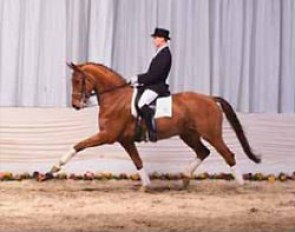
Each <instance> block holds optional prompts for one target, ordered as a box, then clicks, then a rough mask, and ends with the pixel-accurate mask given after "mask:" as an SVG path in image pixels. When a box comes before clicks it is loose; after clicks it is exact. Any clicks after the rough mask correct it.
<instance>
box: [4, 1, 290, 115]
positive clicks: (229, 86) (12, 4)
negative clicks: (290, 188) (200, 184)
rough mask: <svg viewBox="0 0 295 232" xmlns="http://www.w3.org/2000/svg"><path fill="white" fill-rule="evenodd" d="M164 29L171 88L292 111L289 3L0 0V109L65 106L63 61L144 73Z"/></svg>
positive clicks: (241, 106) (248, 106) (258, 108)
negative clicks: (158, 30) (155, 36)
mask: <svg viewBox="0 0 295 232" xmlns="http://www.w3.org/2000/svg"><path fill="white" fill-rule="evenodd" d="M156 26H159V27H166V28H168V29H170V30H171V37H172V40H171V50H172V53H173V66H172V72H171V75H170V80H169V82H170V85H171V90H172V91H173V92H179V91H187V90H192V91H198V92H202V93H207V94H212V95H220V96H223V97H225V98H226V99H228V100H229V101H230V102H231V103H232V104H233V106H234V107H235V109H236V110H238V111H240V112H279V113H280V112H295V1H293V0H247V1H246V0H210V1H208V0H185V1H179V0H155V1H152V0H125V1H118V0H25V1H24V0H1V1H0V106H56V107H60V106H69V100H70V93H71V85H70V71H69V70H68V69H67V67H66V62H67V61H74V62H85V61H95V62H102V63H105V64H106V65H108V66H111V67H112V68H113V69H115V70H117V71H118V72H120V73H122V74H123V75H124V76H125V77H126V78H128V77H130V76H131V75H134V74H136V73H139V72H144V71H145V69H146V68H147V65H148V64H149V61H150V58H151V57H152V55H153V53H154V49H153V47H152V43H151V39H150V37H149V35H150V33H151V32H152V31H153V30H154V27H156Z"/></svg>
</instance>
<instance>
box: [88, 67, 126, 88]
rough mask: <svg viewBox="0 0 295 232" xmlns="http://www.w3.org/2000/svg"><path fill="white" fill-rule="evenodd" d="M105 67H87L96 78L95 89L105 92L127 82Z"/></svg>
mask: <svg viewBox="0 0 295 232" xmlns="http://www.w3.org/2000/svg"><path fill="white" fill-rule="evenodd" d="M103 69H104V68H102V67H100V68H97V67H90V68H87V72H89V73H91V74H92V76H93V77H94V78H95V89H96V91H97V92H104V91H106V90H109V89H112V88H115V87H117V86H121V85H123V84H125V83H126V81H125V80H123V79H121V78H120V77H118V76H117V74H115V73H112V72H111V71H109V70H103Z"/></svg>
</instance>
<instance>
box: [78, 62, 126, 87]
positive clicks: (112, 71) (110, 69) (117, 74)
mask: <svg viewBox="0 0 295 232" xmlns="http://www.w3.org/2000/svg"><path fill="white" fill-rule="evenodd" d="M85 65H94V66H97V67H99V68H103V69H105V70H106V71H108V72H111V73H113V74H114V75H115V76H117V77H118V78H119V79H121V80H122V81H124V82H126V79H125V78H124V77H123V76H122V75H121V74H119V73H118V72H117V71H115V70H113V69H112V68H109V67H107V66H106V65H104V64H101V63H95V62H86V63H83V64H80V65H78V66H80V67H82V66H85Z"/></svg>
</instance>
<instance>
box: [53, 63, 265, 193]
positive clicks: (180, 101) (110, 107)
mask: <svg viewBox="0 0 295 232" xmlns="http://www.w3.org/2000/svg"><path fill="white" fill-rule="evenodd" d="M68 66H69V67H70V68H71V69H72V70H73V74H72V106H73V107H74V108H75V109H77V110H80V109H82V108H83V107H86V104H85V103H86V102H87V100H88V98H89V97H90V95H91V93H92V92H93V91H94V92H95V94H96V96H97V99H98V101H99V107H100V108H99V116H98V120H99V132H98V133H97V134H95V135H93V136H91V137H89V138H88V139H85V140H83V141H81V142H79V143H77V144H75V145H74V146H73V148H72V149H71V150H70V151H69V152H68V153H67V154H65V155H64V156H62V157H61V159H60V160H59V162H58V163H57V164H56V165H54V166H53V168H52V169H51V173H55V172H58V171H59V170H60V169H61V167H62V166H63V165H65V164H66V163H67V162H68V161H69V160H70V159H71V158H72V157H73V156H74V155H75V154H76V153H78V152H80V151H82V150H84V149H85V148H88V147H95V146H100V145H103V144H113V143H115V142H119V143H120V144H121V145H122V147H123V148H124V149H125V151H126V152H127V153H128V154H129V156H130V157H131V159H132V161H133V163H134V164H135V166H136V168H137V170H138V173H139V175H140V177H141V181H142V186H145V187H146V186H148V185H150V179H149V176H148V175H147V174H146V172H145V171H144V169H143V163H142V160H141V158H140V156H139V154H138V151H137V148H136V146H135V143H134V138H135V124H136V121H135V118H134V117H133V116H132V115H131V98H132V92H133V88H132V87H131V86H130V85H129V84H128V83H127V82H126V80H124V79H123V78H122V77H121V76H120V75H119V74H118V73H116V72H115V71H113V70H111V69H110V68H108V67H106V66H104V65H102V64H96V63H90V62H89V63H84V64H79V65H75V64H73V63H71V64H68ZM172 102H173V106H172V113H173V116H172V118H159V119H156V125H157V138H158V139H167V138H170V137H172V136H176V135H178V136H179V137H180V138H181V139H182V140H183V142H184V143H185V144H187V145H188V146H189V147H190V148H192V150H193V151H194V152H195V153H196V158H195V160H194V161H193V162H192V163H190V165H189V166H188V167H187V169H186V170H185V172H184V176H185V177H187V178H185V181H184V184H185V185H186V186H187V185H188V183H189V179H190V177H191V175H192V174H193V172H194V171H195V170H196V168H197V167H198V166H199V165H200V164H201V162H202V161H203V160H204V159H206V158H207V157H208V156H209V153H210V151H209V149H208V148H207V147H206V146H205V145H204V144H203V143H202V141H201V138H203V139H204V140H206V141H208V142H209V143H210V144H211V145H212V146H213V147H214V148H215V149H216V150H217V151H218V152H219V154H220V155H221V156H222V157H223V158H224V159H225V161H226V163H227V164H228V165H229V166H230V167H231V170H232V174H233V175H234V177H235V179H236V180H237V181H238V183H239V184H243V178H242V175H241V174H240V172H239V170H238V168H237V166H236V160H235V155H234V154H233V153H232V152H231V151H230V149H229V148H228V147H227V145H226V144H225V142H224V140H223V138H222V118H223V114H222V113H223V112H224V113H225V116H226V118H227V119H228V121H229V122H230V125H231V126H232V128H233V130H234V132H235V133H236V135H237V137H238V140H239V142H240V143H241V145H242V147H243V150H244V152H245V153H246V155H247V156H248V157H249V158H250V159H251V160H252V161H254V162H255V163H259V162H260V158H259V157H257V156H256V155H255V154H253V152H252V151H251V148H250V145H249V143H248V140H247V138H246V136H245V134H244V131H243V128H242V126H241V123H240V122H239V120H238V118H237V115H236V114H235V112H234V110H233V109H232V107H231V106H230V104H229V103H228V102H227V101H226V100H224V99H223V98H221V97H211V96H206V95H202V94H198V93H193V92H183V93H177V94H173V96H172ZM218 103H219V104H218Z"/></svg>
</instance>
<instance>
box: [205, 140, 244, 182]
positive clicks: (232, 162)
mask: <svg viewBox="0 0 295 232" xmlns="http://www.w3.org/2000/svg"><path fill="white" fill-rule="evenodd" d="M208 141H209V142H210V144H211V145H212V146H213V147H215V149H216V150H217V151H218V152H219V153H220V154H221V156H222V157H223V158H224V160H225V161H226V163H227V164H228V165H229V166H230V168H231V172H232V174H233V176H234V177H235V179H236V181H237V182H238V183H239V184H240V185H243V184H244V180H243V177H242V175H241V173H240V171H239V169H238V167H237V165H236V159H235V155H234V153H232V152H231V150H230V149H229V148H228V147H227V145H226V144H225V143H224V141H223V139H222V138H221V137H219V138H218V139H214V140H211V141H210V140H208Z"/></svg>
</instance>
